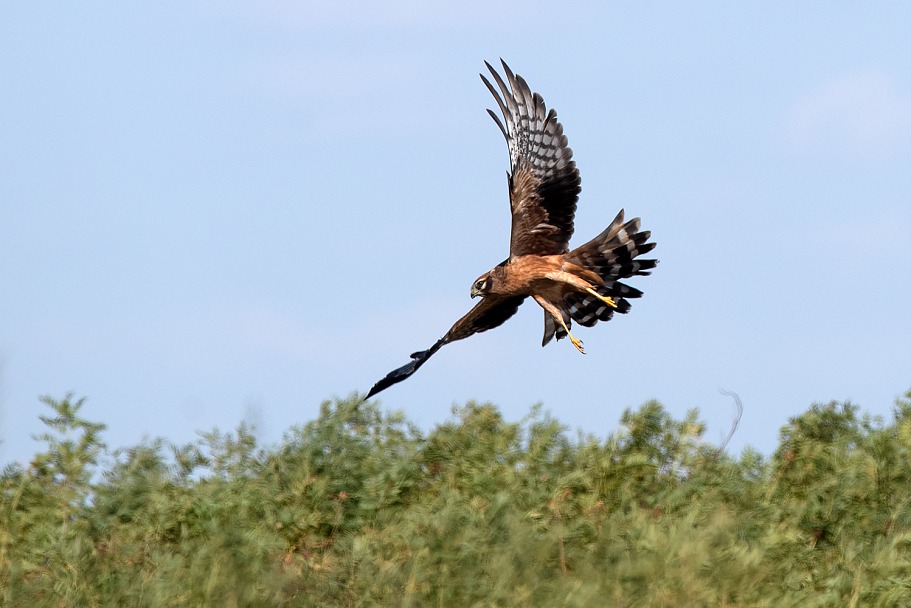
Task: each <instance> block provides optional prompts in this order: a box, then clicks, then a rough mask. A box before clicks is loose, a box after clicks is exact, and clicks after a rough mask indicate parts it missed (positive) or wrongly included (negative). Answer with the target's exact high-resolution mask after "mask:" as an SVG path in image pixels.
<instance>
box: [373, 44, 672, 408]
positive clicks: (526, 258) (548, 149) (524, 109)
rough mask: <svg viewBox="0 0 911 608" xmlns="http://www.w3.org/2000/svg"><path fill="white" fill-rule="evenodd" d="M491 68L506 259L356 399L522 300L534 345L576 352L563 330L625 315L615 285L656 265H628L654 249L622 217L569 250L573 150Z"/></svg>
mask: <svg viewBox="0 0 911 608" xmlns="http://www.w3.org/2000/svg"><path fill="white" fill-rule="evenodd" d="M501 63H502V64H503V71H504V72H505V74H506V81H504V80H503V78H502V77H501V76H500V75H499V74H498V73H497V71H496V70H494V68H493V67H491V65H490V64H489V63H487V62H486V61H485V62H484V64H485V65H486V66H487V69H488V70H490V73H491V75H492V76H493V79H494V81H495V82H496V84H497V87H494V86H493V85H492V84H491V83H490V81H489V80H488V79H487V78H486V77H485V76H484V75H483V74H481V80H482V81H484V84H485V85H487V88H488V89H490V92H491V93H492V94H493V97H494V99H496V101H497V105H498V106H499V108H500V112H501V113H502V114H503V121H501V120H500V118H499V117H498V116H497V114H496V113H495V112H493V111H492V110H487V111H488V113H490V115H491V116H492V117H493V120H494V122H496V123H497V126H498V127H500V131H502V132H503V135H504V136H505V137H506V143H507V144H508V146H509V164H510V172H509V175H508V179H509V206H510V210H511V212H512V233H511V235H510V239H509V257H508V258H507V259H506V260H504V261H503V262H501V263H499V264H497V266H495V267H494V268H493V269H492V270H490V271H489V272H485V273H484V274H482V275H481V276H480V277H479V278H478V280H476V281H475V282H474V284H473V285H472V287H471V297H472V298H474V297H476V296H480V297H481V298H482V299H481V301H480V302H479V303H478V304H477V305H476V306H475V307H474V308H472V309H471V310H470V311H469V312H468V314H466V315H465V316H464V317H462V318H461V319H459V320H458V321H456V323H455V325H453V326H452V328H451V329H450V330H449V331H448V332H446V335H445V336H443V337H442V338H440V339H439V340H437V342H436V343H435V344H434V345H433V346H431V347H430V348H429V349H427V350H422V351H419V352H416V353H414V354H412V355H411V361H410V362H409V363H408V364H407V365H404V366H402V367H400V368H398V369H396V370H394V371H392V372H390V373H389V374H388V375H386V377H385V378H383V379H382V380H380V381H379V382H377V383H376V384H375V385H374V386H373V388H371V389H370V392H369V393H367V397H365V399H369V398H370V397H372V396H373V395H376V394H377V393H379V392H380V391H382V390H384V389H387V388H389V387H390V386H392V385H393V384H396V383H398V382H401V381H402V380H405V379H406V378H408V377H409V376H411V374H413V373H414V372H416V371H417V370H418V368H419V367H421V366H422V365H423V364H424V363H425V362H426V361H427V359H429V358H430V357H431V356H432V355H433V354H434V353H435V352H437V351H438V350H440V348H441V347H442V346H443V345H444V344H448V343H450V342H455V341H456V340H461V339H463V338H467V337H468V336H470V335H472V334H476V333H479V332H482V331H487V330H488V329H493V328H494V327H498V326H500V325H502V324H503V323H504V322H505V321H506V320H507V319H508V318H509V317H511V316H513V315H514V314H515V312H516V310H518V308H519V305H521V304H522V302H524V301H525V298H528V297H531V298H533V299H534V300H535V302H537V303H538V304H539V305H540V306H541V308H543V309H544V340H543V342H542V346H543V345H546V344H547V343H548V342H550V341H551V339H552V338H553V337H554V336H556V338H557V340H560V339H562V338H564V337H566V336H569V339H570V341H572V343H573V346H575V347H576V348H577V349H578V350H579V352H580V353H584V352H585V351H584V350H582V342H581V341H580V340H579V339H578V338H576V337H575V336H573V335H572V333H570V331H569V330H570V327H571V326H572V321H573V320H575V321H576V322H578V323H579V324H581V325H584V326H586V327H591V326H592V325H594V324H595V323H597V322H598V321H607V320H609V319H610V318H611V317H612V316H613V314H614V311H616V312H619V313H626V312H628V311H629V309H630V303H629V301H628V298H638V297H640V296H641V295H642V292H641V291H639V290H638V289H635V288H633V287H630V286H628V285H625V284H624V283H621V282H620V279H625V278H628V277H632V276H635V275H648V274H651V272H650V271H651V269H652V268H654V267H655V265H656V264H657V263H658V261H657V260H650V259H649V260H646V259H637V258H638V256H639V255H641V254H644V253H647V252H649V251H651V250H652V249H654V247H655V243H650V242H648V239H649V237H650V236H651V233H650V232H649V231H648V230H643V231H640V230H639V218H635V219H632V220H630V221H628V222H624V220H623V210H621V211H620V213H618V214H617V217H615V218H614V221H613V222H611V224H610V226H608V227H607V229H606V230H605V231H604V232H602V233H601V234H599V235H598V236H596V237H595V238H594V239H592V240H591V241H589V242H588V243H586V244H584V245H582V246H581V247H577V248H576V249H573V250H570V249H569V238H570V237H571V236H572V234H573V217H574V216H575V214H576V201H577V200H578V198H579V192H580V191H581V186H580V184H581V180H580V178H579V170H578V169H577V168H576V163H575V162H574V161H573V159H572V157H573V151H572V149H570V147H569V146H568V144H567V140H566V136H565V135H563V125H561V124H560V123H559V122H558V121H557V113H556V112H554V110H553V109H551V110H550V111H549V112H548V111H547V108H546V107H545V105H544V99H542V98H541V96H540V95H539V94H538V93H532V91H531V89H530V88H529V87H528V84H527V83H526V82H525V79H524V78H522V77H521V76H517V75H515V74H513V72H512V70H510V69H509V66H507V65H506V62H504V61H502V60H501ZM507 83H508V84H507ZM497 88H499V91H498V90H497ZM500 93H502V97H501V96H500Z"/></svg>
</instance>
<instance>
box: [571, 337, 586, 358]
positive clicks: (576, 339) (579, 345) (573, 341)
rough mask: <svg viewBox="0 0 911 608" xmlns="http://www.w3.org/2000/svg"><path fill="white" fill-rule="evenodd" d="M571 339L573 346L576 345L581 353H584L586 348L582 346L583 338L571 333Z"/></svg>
mask: <svg viewBox="0 0 911 608" xmlns="http://www.w3.org/2000/svg"><path fill="white" fill-rule="evenodd" d="M569 339H570V340H571V341H572V343H573V346H575V347H576V350H578V351H579V352H580V353H582V354H583V355H584V354H585V350H584V349H583V348H582V340H580V339H579V338H577V337H575V336H574V335H572V334H569Z"/></svg>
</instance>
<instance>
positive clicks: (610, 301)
mask: <svg viewBox="0 0 911 608" xmlns="http://www.w3.org/2000/svg"><path fill="white" fill-rule="evenodd" d="M585 291H587V292H588V293H590V294H592V295H593V296H595V297H596V298H598V299H599V300H601V301H602V302H604V303H605V304H607V305H608V306H610V307H611V308H617V303H616V302H614V299H613V298H612V297H610V296H602V295H601V294H600V293H598V292H597V291H595V290H594V289H592V288H591V287H588V288H586V289H585Z"/></svg>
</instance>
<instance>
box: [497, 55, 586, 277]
mask: <svg viewBox="0 0 911 608" xmlns="http://www.w3.org/2000/svg"><path fill="white" fill-rule="evenodd" d="M501 63H502V65H503V71H504V73H505V74H506V80H504V79H503V77H501V76H500V74H499V73H497V71H496V70H495V69H494V68H493V67H492V66H491V65H490V64H489V63H487V62H486V61H485V62H484V64H485V65H486V66H487V69H488V70H489V71H490V74H491V76H492V77H493V80H494V82H496V85H497V86H496V87H495V86H494V85H493V84H492V83H491V82H490V81H489V80H488V79H487V78H486V77H485V76H484V75H483V74H481V80H482V81H484V84H485V85H486V86H487V89H488V90H489V91H490V93H491V94H492V95H493V97H494V99H495V100H496V102H497V106H498V107H499V109H500V112H501V113H502V115H503V121H501V120H500V119H499V118H498V117H497V116H496V114H495V112H493V111H492V110H488V113H490V115H491V116H492V117H493V119H494V121H495V122H496V123H497V126H498V127H499V128H500V131H502V132H503V135H504V137H505V138H506V143H507V145H508V147H509V164H510V172H509V200H510V210H511V212H512V231H511V236H510V243H509V254H510V258H511V259H512V258H516V257H518V256H522V255H552V254H561V253H566V252H568V251H569V239H570V237H571V236H572V233H573V219H574V217H575V214H576V203H577V202H578V200H579V192H580V191H581V183H582V182H581V179H580V177H579V170H578V169H577V168H576V163H575V162H574V161H573V160H572V155H573V151H572V149H571V148H570V147H569V144H568V141H567V139H566V136H565V135H564V134H563V125H561V124H560V122H559V121H558V120H557V113H556V112H555V111H554V110H553V109H551V110H550V111H548V110H547V107H546V105H545V104H544V99H543V98H542V97H541V95H539V94H538V93H534V92H532V90H531V89H530V88H529V86H528V83H527V82H525V79H524V78H522V77H521V76H518V75H516V74H514V73H513V71H512V70H511V69H510V68H509V66H508V65H506V62H504V61H502V60H501ZM507 83H508V84H507Z"/></svg>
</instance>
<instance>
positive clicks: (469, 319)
mask: <svg viewBox="0 0 911 608" xmlns="http://www.w3.org/2000/svg"><path fill="white" fill-rule="evenodd" d="M524 300H525V296H510V297H505V298H498V297H496V296H487V297H485V298H484V299H483V300H481V301H480V302H478V304H477V305H476V306H475V307H474V308H472V309H471V310H470V311H468V314H466V315H465V316H464V317H462V318H461V319H459V320H458V321H456V322H455V324H454V325H453V326H452V327H451V328H450V329H449V331H447V332H446V335H445V336H443V337H442V338H440V339H439V340H437V341H436V343H435V344H434V345H433V346H431V347H430V348H428V349H427V350H422V351H418V352H416V353H412V354H411V361H410V362H408V363H407V364H405V365H403V366H402V367H400V368H398V369H395V370H393V371H391V372H389V373H388V374H386V377H384V378H383V379H382V380H380V381H379V382H377V383H376V384H374V385H373V388H371V389H370V392H369V393H367V396H366V397H364V399H370V397H372V396H374V395H376V394H377V393H378V392H380V391H382V390H385V389H387V388H389V387H390V386H392V385H393V384H398V383H399V382H401V381H402V380H405V379H406V378H408V377H409V376H411V374H413V373H414V372H416V371H418V368H419V367H421V366H422V365H424V362H425V361H427V359H429V358H430V357H432V356H433V354H434V353H435V352H437V351H438V350H440V348H442V346H443V345H444V344H449V343H450V342H455V341H456V340H461V339H463V338H467V337H468V336H471V335H473V334H477V333H481V332H482V331H487V330H488V329H493V328H494V327H499V326H500V325H502V324H503V323H504V322H505V321H506V320H507V319H508V318H509V317H511V316H513V315H514V314H516V311H517V310H519V305H521V304H522V302H523V301H524Z"/></svg>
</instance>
